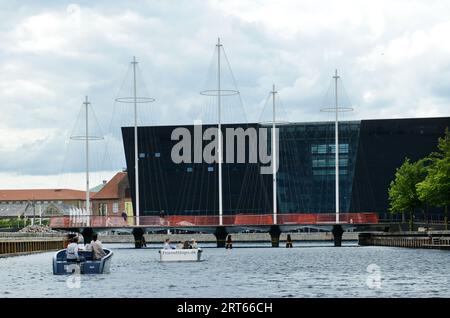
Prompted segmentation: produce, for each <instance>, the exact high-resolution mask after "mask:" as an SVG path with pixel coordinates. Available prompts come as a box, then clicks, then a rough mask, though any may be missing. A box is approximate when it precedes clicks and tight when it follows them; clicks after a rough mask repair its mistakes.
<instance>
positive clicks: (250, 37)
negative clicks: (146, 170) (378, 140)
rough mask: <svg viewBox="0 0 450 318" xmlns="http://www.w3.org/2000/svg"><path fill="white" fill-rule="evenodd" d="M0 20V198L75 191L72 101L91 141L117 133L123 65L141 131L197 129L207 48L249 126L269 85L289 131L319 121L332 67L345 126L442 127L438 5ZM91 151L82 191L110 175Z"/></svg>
mask: <svg viewBox="0 0 450 318" xmlns="http://www.w3.org/2000/svg"><path fill="white" fill-rule="evenodd" d="M0 8H1V10H0V96H1V108H2V111H1V116H0V133H1V135H0V136H1V141H0V158H1V160H0V188H10V187H14V188H30V187H58V186H70V187H73V188H77V187H80V186H82V182H83V174H82V173H81V170H80V169H81V168H82V163H83V162H84V161H83V157H82V156H83V154H82V151H81V150H80V151H78V150H75V153H74V155H71V154H70V151H74V150H73V149H76V147H78V146H77V145H75V146H74V142H69V141H68V140H69V137H70V135H71V133H72V132H73V129H74V126H76V122H77V118H78V117H77V116H78V115H79V113H80V109H81V106H82V101H83V99H84V96H85V95H89V97H90V100H91V101H92V106H93V108H94V109H95V113H96V116H97V120H98V126H99V127H100V128H99V129H100V130H101V131H102V132H103V133H104V135H105V136H108V135H110V136H113V135H114V134H116V133H117V131H119V130H118V129H119V128H118V127H116V126H114V125H111V123H112V122H113V119H112V118H114V116H116V117H120V118H124V117H126V116H125V114H126V113H127V114H130V113H131V109H130V111H128V109H125V110H124V108H123V106H120V107H122V108H120V107H118V106H117V105H116V104H117V103H115V102H114V99H115V98H116V97H117V96H118V94H119V95H120V94H121V89H125V91H126V88H127V84H125V85H124V84H123V83H124V81H125V82H126V83H128V80H127V78H129V75H130V72H129V62H130V59H131V58H132V56H136V57H137V58H138V61H139V70H140V76H141V78H142V81H140V85H143V87H144V86H145V88H146V89H147V93H145V94H146V95H149V96H151V97H154V98H155V99H156V102H155V103H153V104H152V105H151V107H150V106H149V107H146V108H145V111H144V110H142V112H143V116H142V118H141V121H142V123H143V124H148V123H149V122H150V123H151V122H152V123H155V122H156V123H158V124H178V123H184V124H186V123H188V124H189V123H192V121H193V120H195V119H198V118H199V117H201V116H200V114H201V113H204V110H205V105H207V103H206V104H205V102H204V101H203V100H202V99H201V98H202V96H201V95H199V94H198V93H199V91H200V90H202V89H205V88H206V89H207V88H209V87H208V78H209V77H208V76H209V75H208V74H210V73H208V72H209V70H210V68H211V65H212V64H211V63H212V61H214V55H213V54H214V46H215V43H216V41H217V38H218V37H220V38H221V41H222V43H223V44H224V48H225V51H226V54H227V58H228V60H229V62H230V64H231V68H232V71H233V75H234V77H235V80H236V83H237V87H238V89H239V90H240V92H241V95H240V96H241V99H242V104H241V105H240V106H239V107H242V108H243V111H244V112H245V114H246V117H245V119H242V120H241V119H240V118H238V119H234V120H241V121H244V120H248V121H257V120H258V118H260V114H261V112H262V109H263V107H264V102H265V100H266V98H267V94H268V92H269V90H270V88H271V86H272V83H276V85H277V87H278V91H279V92H280V97H281V98H282V101H283V108H284V110H285V111H286V113H287V114H288V116H289V118H290V120H292V121H319V120H327V119H328V118H327V117H324V116H325V115H324V113H321V112H320V111H319V110H320V107H321V106H323V105H321V104H322V103H323V100H324V96H326V94H327V89H328V88H329V85H330V79H331V76H332V75H333V72H334V69H336V68H337V69H338V70H339V72H340V74H341V75H342V80H343V82H342V83H343V84H344V86H345V90H346V93H347V96H348V103H350V104H351V105H352V107H353V108H354V109H355V110H354V111H353V112H352V113H351V114H348V115H346V116H347V117H346V118H347V119H367V118H391V117H393V118H401V117H435V116H449V115H450V108H449V99H450V41H449V40H448V36H449V34H450V18H449V15H448V12H450V2H448V1H446V0H443V1H433V0H431V1H430V0H427V1H415V0H408V1H400V0H399V1H391V0H390V1H383V0H380V1H361V0H357V1H298V0H293V1H289V0H286V1H270V0H267V1H266V0H259V1H258V0H253V1H246V0H227V1H218V0H211V1H206V0H202V1H199V0H198V1H197V0H190V1H181V0H179V1H156V0H152V1H94V2H93V1H78V2H69V1H68V2H66V1H26V0H24V1H7V0H0ZM144 79H145V82H143V80H144ZM205 83H206V84H205ZM123 94H127V93H126V92H125V93H123ZM130 118H131V117H130ZM146 120H148V121H149V122H146ZM121 124H127V123H126V122H122V123H121ZM116 135H117V134H116ZM101 143H102V146H98V147H96V148H95V149H97V148H98V149H100V148H101V149H103V148H102V147H104V148H105V149H107V148H110V149H112V150H109V152H111V153H115V152H117V151H116V150H117V149H121V144H120V140H114V138H109V139H108V138H105V140H104V141H102V142H101ZM72 148H73V149H72ZM71 149H72V150H71ZM80 149H81V148H80ZM98 149H97V150H98ZM97 152H98V154H97V157H98V158H100V159H98V160H97V159H95V158H94V159H93V161H95V160H97V161H95V162H97V164H96V165H93V166H94V167H93V170H98V171H100V170H101V172H97V173H94V180H93V182H92V183H95V182H97V181H99V180H101V179H102V178H108V177H109V176H110V175H111V173H112V172H111V171H110V170H111V169H110V168H109V167H108V165H106V164H105V163H104V161H105V160H104V159H101V158H103V157H104V156H102V153H103V150H102V151H100V150H98V151H97ZM116 159H117V158H116ZM113 161H114V160H113ZM80 167H81V168H80ZM116 168H117V167H113V169H116ZM108 169H109V170H108ZM95 178H97V179H95ZM62 179H63V180H62Z"/></svg>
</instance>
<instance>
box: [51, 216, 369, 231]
mask: <svg viewBox="0 0 450 318" xmlns="http://www.w3.org/2000/svg"><path fill="white" fill-rule="evenodd" d="M339 220H340V221H339V223H340V224H376V223H378V215H377V214H376V213H341V214H340V215H339ZM219 221H220V219H219V216H217V215H168V216H165V217H159V216H141V217H139V222H137V218H136V217H125V218H124V217H122V216H77V217H69V216H63V217H52V218H51V220H50V227H53V228H75V227H96V228H126V227H134V226H136V225H137V224H139V226H144V227H145V226H147V227H161V228H164V227H192V226H197V227H201V226H218V225H219V224H220V222H219ZM222 221H223V222H222V224H223V225H224V226H252V225H254V226H263V225H273V224H274V220H273V216H272V214H235V215H224V216H223V218H222ZM335 223H336V215H335V214H334V213H289V214H278V215H277V225H309V224H311V225H315V224H335Z"/></svg>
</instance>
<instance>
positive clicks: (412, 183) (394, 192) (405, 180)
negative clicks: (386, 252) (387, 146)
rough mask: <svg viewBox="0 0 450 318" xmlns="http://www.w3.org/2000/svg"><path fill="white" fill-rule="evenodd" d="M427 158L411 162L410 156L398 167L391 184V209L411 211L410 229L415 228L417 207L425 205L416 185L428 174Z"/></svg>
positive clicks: (400, 211) (399, 211)
mask: <svg viewBox="0 0 450 318" xmlns="http://www.w3.org/2000/svg"><path fill="white" fill-rule="evenodd" d="M426 162H427V160H426V159H422V160H419V161H416V162H413V163H411V161H410V160H409V159H408V158H405V161H404V162H403V164H402V165H401V166H400V168H397V170H396V172H395V179H394V180H393V181H392V182H391V184H390V186H389V204H390V206H389V211H390V212H391V213H393V214H394V213H404V212H408V213H409V230H410V231H412V229H413V214H414V210H415V209H417V208H423V207H424V201H422V200H421V199H420V197H419V195H418V193H417V188H416V185H417V184H418V183H419V182H422V181H423V180H424V179H425V177H426V176H427V168H426Z"/></svg>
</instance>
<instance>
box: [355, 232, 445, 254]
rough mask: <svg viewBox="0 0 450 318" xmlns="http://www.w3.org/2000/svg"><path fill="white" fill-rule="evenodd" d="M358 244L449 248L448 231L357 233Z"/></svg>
mask: <svg viewBox="0 0 450 318" xmlns="http://www.w3.org/2000/svg"><path fill="white" fill-rule="evenodd" d="M358 244H359V245H361V246H391V247H405V248H429V249H447V250H450V231H426V232H395V233H384V232H371V233H359V235H358Z"/></svg>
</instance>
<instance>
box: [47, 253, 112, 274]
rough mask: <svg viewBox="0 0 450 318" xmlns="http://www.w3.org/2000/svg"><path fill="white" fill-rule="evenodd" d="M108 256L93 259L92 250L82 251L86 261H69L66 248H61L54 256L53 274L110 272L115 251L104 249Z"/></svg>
mask: <svg viewBox="0 0 450 318" xmlns="http://www.w3.org/2000/svg"><path fill="white" fill-rule="evenodd" d="M104 251H105V253H106V256H104V257H103V258H102V259H100V260H92V255H91V252H84V251H83V252H80V254H81V255H83V256H84V257H85V259H86V261H84V262H79V263H76V262H68V261H67V259H66V250H65V249H64V250H59V251H58V252H56V253H55V255H54V256H53V274H54V275H68V274H107V273H109V272H110V267H111V260H112V256H113V252H112V251H111V250H108V249H104Z"/></svg>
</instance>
